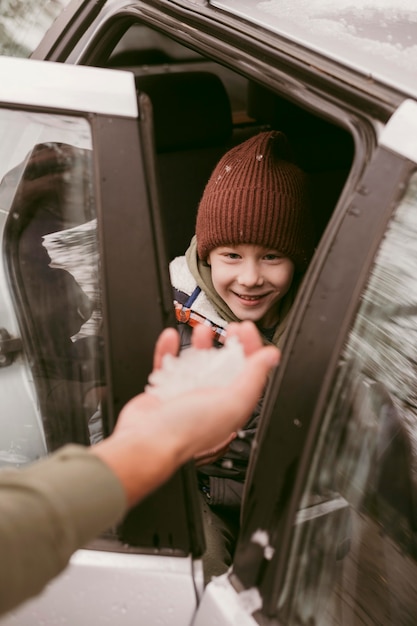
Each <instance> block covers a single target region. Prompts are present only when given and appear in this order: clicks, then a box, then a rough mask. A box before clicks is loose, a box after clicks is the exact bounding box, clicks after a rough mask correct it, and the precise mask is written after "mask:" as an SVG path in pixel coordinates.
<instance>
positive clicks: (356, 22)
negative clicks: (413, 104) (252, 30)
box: [211, 0, 417, 97]
mask: <svg viewBox="0 0 417 626" xmlns="http://www.w3.org/2000/svg"><path fill="white" fill-rule="evenodd" d="M211 4H212V5H213V6H216V7H218V8H220V9H222V10H224V11H227V12H228V13H232V14H234V15H237V16H240V17H242V18H244V19H246V20H247V21H249V22H252V23H255V24H258V25H259V26H262V27H263V28H265V29H267V30H270V31H272V32H275V33H277V34H280V35H282V36H284V37H287V38H290V39H291V40H292V41H296V42H297V43H300V44H301V45H303V46H305V47H307V48H310V49H312V50H315V51H316V52H319V53H321V54H323V55H325V56H326V57H328V58H329V57H330V58H331V59H333V60H335V61H338V62H340V63H342V64H343V65H345V66H347V67H350V68H351V69H354V70H356V71H358V72H360V73H361V74H364V75H365V76H367V77H369V78H370V79H372V80H375V81H379V82H381V83H384V84H387V85H390V86H392V87H394V88H396V89H399V90H400V91H404V92H405V93H408V94H409V95H414V96H415V97H416V96H417V80H416V78H417V70H416V68H417V4H416V2H415V0H263V1H261V2H253V0H240V1H239V2H235V0H212V2H211Z"/></svg>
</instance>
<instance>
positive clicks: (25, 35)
mask: <svg viewBox="0 0 417 626" xmlns="http://www.w3.org/2000/svg"><path fill="white" fill-rule="evenodd" d="M67 4H69V0H2V2H1V22H0V55H8V56H17V57H29V56H30V55H31V54H32V52H33V51H34V50H35V48H36V47H37V46H38V45H39V43H40V42H41V40H42V38H43V37H44V35H45V33H46V31H47V30H48V29H49V28H50V26H51V25H52V23H53V22H54V20H55V19H56V18H57V17H58V15H59V14H60V13H61V11H62V9H63V8H64V7H65V6H66V5H67Z"/></svg>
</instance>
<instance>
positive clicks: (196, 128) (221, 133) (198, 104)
mask: <svg viewBox="0 0 417 626" xmlns="http://www.w3.org/2000/svg"><path fill="white" fill-rule="evenodd" d="M148 46H149V47H148ZM96 64H101V65H103V66H106V67H112V68H117V69H123V70H128V71H132V72H133V73H134V75H135V81H136V86H137V89H138V93H140V92H143V93H146V94H147V95H148V96H149V98H150V100H151V104H152V109H153V117H154V134H155V150H156V155H157V168H158V175H159V200H160V207H161V214H162V219H163V222H164V225H165V231H166V235H167V249H168V255H169V258H174V257H175V256H177V255H181V254H184V252H185V250H186V249H187V247H188V244H189V241H190V239H191V237H192V235H193V232H194V223H195V216H196V211H197V207H198V202H199V199H200V197H201V195H202V193H203V190H204V186H205V183H206V182H207V180H208V178H209V176H210V174H211V172H212V170H213V168H214V166H215V165H216V163H217V161H218V160H219V158H220V157H221V156H222V155H223V154H224V153H225V152H227V151H228V150H229V149H230V148H231V147H233V146H234V145H237V144H238V143H241V142H242V141H245V140H246V139H248V138H249V137H250V136H253V135H256V134H257V133H259V132H261V131H264V130H279V131H282V132H284V133H285V134H286V135H287V138H288V140H289V142H290V145H291V147H292V150H293V153H294V158H295V161H296V162H297V163H298V165H299V166H300V167H301V168H302V169H304V171H305V172H306V173H307V174H308V176H309V179H310V185H311V198H312V205H313V206H312V210H313V216H314V224H315V229H316V240H317V241H318V240H319V239H320V236H321V234H322V233H323V230H324V228H325V226H326V224H327V222H328V220H329V218H330V216H331V214H332V212H333V210H334V208H335V206H336V203H337V199H338V197H339V195H340V193H341V190H342V188H343V185H344V183H345V181H346V178H347V176H348V174H349V171H350V168H351V165H352V160H353V151H354V146H353V139H352V137H351V136H350V134H349V133H348V132H347V131H346V130H345V129H343V128H342V127H339V126H336V125H335V124H332V123H330V122H328V121H326V120H324V119H321V118H318V117H317V116H316V115H313V114H312V113H309V112H307V111H306V110H304V109H302V108H301V107H299V106H297V105H296V104H294V103H292V102H290V101H289V100H288V99H286V98H284V97H283V96H282V95H280V94H277V93H274V92H272V91H271V90H270V89H268V88H266V87H264V86H263V85H261V84H259V83H256V82H254V81H252V80H249V79H247V78H246V77H243V76H241V75H239V74H237V73H236V72H234V71H233V70H231V69H229V68H226V67H224V66H222V65H220V64H219V63H217V62H215V61H213V60H210V59H208V58H205V57H204V56H202V55H200V54H198V53H197V52H194V51H192V50H190V49H188V48H186V47H185V46H184V45H182V44H180V43H178V42H175V41H173V40H171V39H169V38H168V37H167V36H166V35H164V34H162V33H158V32H157V31H154V30H152V29H150V28H149V27H147V26H145V25H142V24H136V25H133V26H131V27H130V28H129V29H128V30H127V31H126V33H125V34H124V35H123V37H122V38H121V39H120V41H119V43H118V44H117V45H116V46H115V48H114V49H113V51H112V52H110V53H109V54H108V58H107V59H106V60H105V61H103V60H102V61H101V62H100V63H97V61H96ZM167 103H168V104H167Z"/></svg>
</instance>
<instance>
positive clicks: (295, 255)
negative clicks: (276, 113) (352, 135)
mask: <svg viewBox="0 0 417 626" xmlns="http://www.w3.org/2000/svg"><path fill="white" fill-rule="evenodd" d="M306 187H307V185H306V179H305V174H304V173H303V172H302V170H301V169H300V168H299V167H298V166H297V165H295V163H293V161H292V158H291V154H290V149H289V146H288V142H287V139H286V137H285V135H284V134H283V133H281V132H278V131H268V132H263V133H260V134H258V135H255V136H254V137H251V138H250V139H248V140H246V141H245V142H243V143H241V144H239V145H237V146H235V147H234V148H232V149H231V150H229V152H227V153H226V154H225V155H224V156H223V157H222V158H221V159H220V161H219V163H218V164H217V165H216V167H215V168H214V171H213V173H212V175H211V176H210V179H209V181H208V183H207V185H206V188H205V190H204V193H203V196H202V198H201V201H200V205H199V208H198V213H197V223H196V239H197V252H198V256H199V258H200V259H201V260H203V261H205V260H206V259H207V257H208V255H209V253H210V251H211V250H213V249H214V248H217V247H218V246H222V245H238V244H246V243H252V244H257V245H261V246H265V247H267V248H272V249H275V250H278V251H279V252H281V254H283V255H284V256H287V257H289V258H290V259H291V260H292V261H293V262H294V264H295V266H296V268H297V269H299V270H301V271H303V270H305V268H306V266H307V264H308V262H309V260H310V257H311V255H312V249H313V245H312V242H313V236H312V230H311V227H312V225H311V217H310V209H309V201H308V197H307V196H308V194H307V189H306Z"/></svg>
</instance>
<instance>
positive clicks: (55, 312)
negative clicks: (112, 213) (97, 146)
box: [0, 110, 104, 465]
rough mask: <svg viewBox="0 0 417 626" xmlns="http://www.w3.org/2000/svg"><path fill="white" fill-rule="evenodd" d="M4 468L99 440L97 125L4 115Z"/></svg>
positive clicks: (0, 374) (0, 177) (0, 437)
mask: <svg viewBox="0 0 417 626" xmlns="http://www.w3.org/2000/svg"><path fill="white" fill-rule="evenodd" d="M0 135H1V136H2V143H1V145H0V181H1V182H0V235H1V239H2V251H3V254H2V262H1V264H0V328H1V329H3V331H5V332H7V336H8V337H10V338H12V339H17V340H20V341H21V349H20V350H17V351H15V352H12V351H9V352H6V354H3V360H2V361H0V402H1V404H2V407H1V413H2V416H3V417H2V421H1V426H0V465H1V464H10V463H12V464H21V463H25V462H27V461H31V460H33V459H34V458H36V457H38V456H40V455H42V454H45V453H46V452H47V451H49V450H53V449H55V448H57V447H59V446H61V445H62V444H64V443H66V442H69V441H74V442H79V443H84V444H88V443H90V442H91V441H93V440H94V438H95V437H96V436H100V432H101V431H100V426H101V421H100V412H97V409H99V408H100V406H99V405H100V400H101V398H102V397H103V395H104V374H103V340H102V334H101V295H100V294H101V289H100V281H99V253H98V244H97V224H96V213H95V198H94V186H93V163H92V149H91V136H90V127H89V124H88V123H87V121H86V120H85V119H82V118H75V117H66V116H58V115H47V114H34V113H29V112H24V111H11V110H0Z"/></svg>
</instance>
